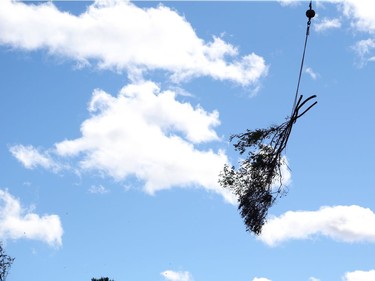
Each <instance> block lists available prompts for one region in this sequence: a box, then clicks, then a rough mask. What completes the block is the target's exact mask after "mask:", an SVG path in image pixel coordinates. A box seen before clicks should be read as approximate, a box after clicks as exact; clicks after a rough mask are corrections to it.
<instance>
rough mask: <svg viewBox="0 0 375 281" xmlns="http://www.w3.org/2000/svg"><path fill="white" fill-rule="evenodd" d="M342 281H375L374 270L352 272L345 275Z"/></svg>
mask: <svg viewBox="0 0 375 281" xmlns="http://www.w3.org/2000/svg"><path fill="white" fill-rule="evenodd" d="M343 280H344V281H374V280H375V270H370V271H360V270H356V271H352V272H347V273H345V276H344V277H343Z"/></svg>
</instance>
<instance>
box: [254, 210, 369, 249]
mask: <svg viewBox="0 0 375 281" xmlns="http://www.w3.org/2000/svg"><path fill="white" fill-rule="evenodd" d="M314 235H323V236H327V237H330V238H332V239H334V240H337V241H342V242H375V214H374V213H373V212H372V211H371V210H370V209H367V208H362V207H360V206H356V205H352V206H334V207H322V208H320V209H319V210H318V211H289V212H286V213H285V214H283V215H281V216H280V217H273V218H270V219H269V221H268V222H267V223H266V225H265V226H264V227H263V231H262V233H261V235H260V236H259V239H260V240H261V241H262V242H264V243H266V244H268V245H270V246H275V245H277V244H280V243H282V242H285V241H287V240H293V239H294V240H295V239H309V238H311V237H312V236H314Z"/></svg>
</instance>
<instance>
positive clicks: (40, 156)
mask: <svg viewBox="0 0 375 281" xmlns="http://www.w3.org/2000/svg"><path fill="white" fill-rule="evenodd" d="M10 152H11V153H12V155H13V156H14V157H15V158H16V159H17V160H18V161H20V162H21V163H22V165H23V166H24V167H25V168H27V169H34V168H37V167H42V168H45V169H49V170H52V171H56V172H57V171H59V170H61V168H62V166H60V165H59V164H58V163H56V162H55V161H54V160H53V159H52V158H51V156H50V155H49V154H48V153H47V152H40V151H39V150H37V149H36V148H34V147H33V146H30V145H28V146H24V145H15V146H12V147H10Z"/></svg>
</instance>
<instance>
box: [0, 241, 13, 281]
mask: <svg viewBox="0 0 375 281" xmlns="http://www.w3.org/2000/svg"><path fill="white" fill-rule="evenodd" d="M13 261H14V258H12V257H10V256H8V255H7V254H6V253H5V250H4V248H3V244H2V243H1V242H0V281H5V280H6V278H7V276H8V272H9V269H10V267H11V266H12V264H13Z"/></svg>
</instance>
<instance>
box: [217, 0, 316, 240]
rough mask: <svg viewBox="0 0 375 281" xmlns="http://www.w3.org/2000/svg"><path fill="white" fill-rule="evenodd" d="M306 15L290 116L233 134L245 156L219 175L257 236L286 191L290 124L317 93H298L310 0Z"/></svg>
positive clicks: (312, 14) (231, 139)
mask: <svg viewBox="0 0 375 281" xmlns="http://www.w3.org/2000/svg"><path fill="white" fill-rule="evenodd" d="M306 16H307V17H308V22H307V30H306V38H305V45H304V50H303V55H302V61H301V67H300V71H299V77H298V83H297V90H296V95H295V98H294V104H293V107H292V113H291V116H290V117H287V118H286V121H285V122H284V123H282V124H280V125H273V126H270V127H268V128H266V129H256V130H247V131H246V132H245V133H242V134H235V135H232V136H231V137H230V141H233V140H236V141H237V142H236V143H234V148H235V150H237V151H239V153H240V155H244V154H245V155H246V158H245V159H244V160H242V161H241V162H240V163H239V167H238V168H237V169H236V168H235V167H234V166H232V167H230V166H228V165H225V166H224V169H223V171H222V172H221V173H220V177H219V183H220V185H221V186H222V187H224V188H227V189H229V190H231V191H232V192H233V193H234V194H235V195H236V196H237V198H238V203H239V205H238V209H239V211H240V214H241V216H242V218H243V219H244V223H245V225H246V230H247V231H251V232H254V233H255V234H257V235H259V234H260V233H261V231H262V227H263V225H264V224H265V222H266V218H267V214H268V209H269V208H270V207H271V206H272V205H273V204H274V203H275V201H276V200H277V199H278V198H279V197H281V196H283V195H285V194H286V192H287V189H286V188H285V187H284V186H283V181H282V176H283V175H282V173H281V171H282V167H283V166H284V165H286V161H285V157H284V156H283V151H284V150H285V148H286V146H287V143H288V140H289V136H290V133H291V131H292V128H293V125H294V124H295V123H296V121H297V119H299V118H300V117H301V116H302V115H304V114H305V113H306V112H307V111H309V110H310V109H311V108H312V107H313V106H314V105H316V104H317V102H316V101H315V102H314V103H313V104H311V105H310V106H308V107H307V108H306V109H305V110H303V107H304V106H305V105H306V103H307V102H309V101H310V100H312V99H314V98H316V96H315V95H313V96H310V97H308V98H307V99H305V100H303V96H302V95H299V86H300V81H301V74H302V69H303V63H304V59H305V51H306V45H307V39H308V35H309V30H310V24H311V19H312V18H313V17H314V16H315V11H314V10H313V9H312V4H311V2H310V9H309V10H307V11H306ZM298 95H299V98H298ZM297 98H298V100H297Z"/></svg>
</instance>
